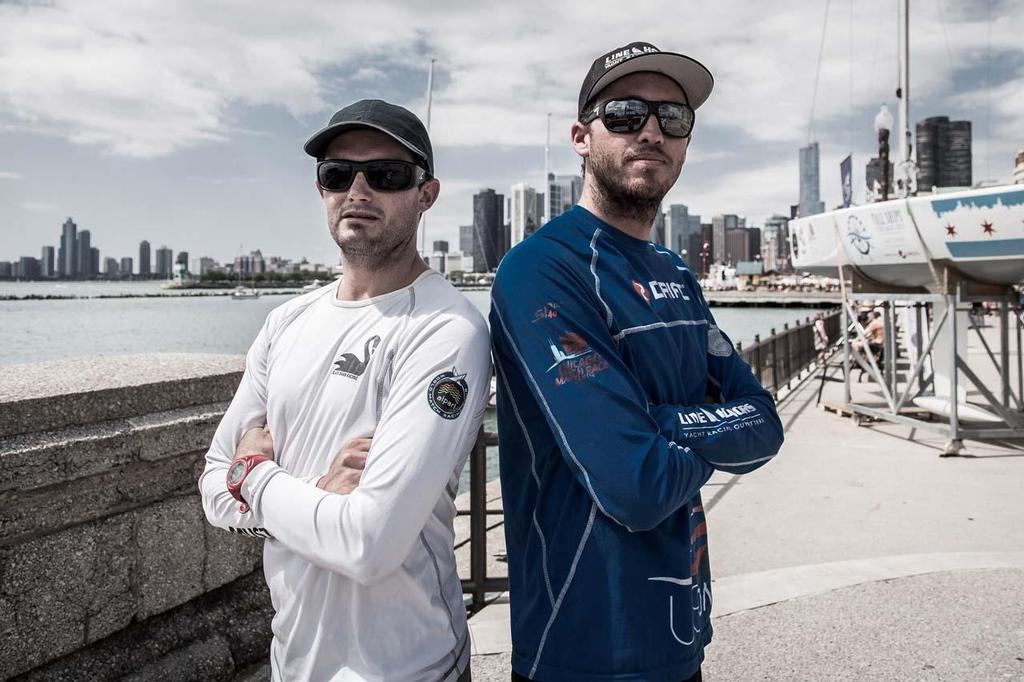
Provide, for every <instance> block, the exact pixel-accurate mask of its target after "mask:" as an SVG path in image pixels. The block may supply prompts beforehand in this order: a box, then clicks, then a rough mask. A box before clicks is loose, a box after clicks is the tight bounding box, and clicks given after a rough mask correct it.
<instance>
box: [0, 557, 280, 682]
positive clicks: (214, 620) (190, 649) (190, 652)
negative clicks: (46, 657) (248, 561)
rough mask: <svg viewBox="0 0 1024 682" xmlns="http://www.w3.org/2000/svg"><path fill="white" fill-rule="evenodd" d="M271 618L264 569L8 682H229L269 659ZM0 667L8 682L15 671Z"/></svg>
mask: <svg viewBox="0 0 1024 682" xmlns="http://www.w3.org/2000/svg"><path fill="white" fill-rule="evenodd" d="M272 616H273V610H272V609H271V607H270V598H269V595H268V594H267V587H266V583H265V582H264V579H263V572H262V571H261V570H256V571H253V572H251V573H250V574H249V575H246V576H243V577H242V578H239V579H237V580H235V581H233V582H232V583H231V584H229V585H226V586H224V587H222V588H220V589H218V590H214V591H212V592H210V593H208V594H205V595H203V596H202V597H200V598H198V599H196V600H194V601H192V602H189V603H188V604H184V605H182V606H179V607H177V608H175V609H173V610H171V611H167V612H165V613H162V614H160V615H158V616H154V617H152V618H149V619H148V620H145V621H142V622H140V623H136V624H135V625H134V627H132V628H128V629H126V630H122V631H120V632H118V633H116V634H114V635H111V636H109V637H107V638H105V639H103V640H101V641H98V642H95V643H93V644H91V645H90V646H88V647H85V648H81V649H79V650H77V651H75V652H74V653H71V654H69V655H67V656H64V657H63V658H59V659H58V660H55V661H52V662H50V663H48V664H46V665H45V666H42V667H39V668H36V669H35V670H32V671H31V672H27V673H24V674H22V675H20V676H18V677H14V678H13V680H16V681H17V682H30V681H31V682H44V681H45V682H78V681H79V680H114V679H122V678H125V677H126V676H128V675H131V677H130V678H128V679H131V680H139V681H141V680H147V681H148V680H174V681H175V682H187V681H195V682H205V681H206V680H230V679H232V677H233V674H234V673H233V671H238V670H243V669H246V668H248V667H250V666H254V665H256V664H258V663H259V662H261V661H263V660H265V659H266V657H267V656H268V652H269V648H270V638H271V631H270V619H271V617H272ZM0 670H2V672H0V676H4V677H5V679H6V674H11V673H15V674H16V673H17V672H18V670H17V669H12V668H10V667H7V666H3V667H0Z"/></svg>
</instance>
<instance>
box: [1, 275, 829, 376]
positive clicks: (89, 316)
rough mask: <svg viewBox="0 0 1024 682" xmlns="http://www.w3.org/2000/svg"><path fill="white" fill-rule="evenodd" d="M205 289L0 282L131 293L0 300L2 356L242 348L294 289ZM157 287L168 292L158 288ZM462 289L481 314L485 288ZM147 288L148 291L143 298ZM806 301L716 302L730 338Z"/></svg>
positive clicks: (19, 289)
mask: <svg viewBox="0 0 1024 682" xmlns="http://www.w3.org/2000/svg"><path fill="white" fill-rule="evenodd" d="M197 293H198V294H212V293H213V292H209V291H198V292H197V291H187V290H186V291H181V290H179V291H174V290H164V289H161V288H160V283H159V282H112V283H107V282H69V283H60V284H58V283H52V282H3V283H0V296H29V295H32V296H73V295H78V296H92V297H96V296H125V295H127V296H134V297H136V298H78V299H50V300H36V299H33V300H0V364H16V363H23V362H38V361H42V360H55V359H63V358H73V357H84V356H89V355H120V354H125V353H151V352H186V353H187V352H193V353H234V354H243V353H245V351H246V350H247V349H248V347H249V344H250V343H251V342H252V340H253V338H255V336H256V333H257V332H258V331H259V329H260V327H261V326H262V324H263V320H264V319H265V318H266V316H267V313H269V312H270V311H271V310H272V309H273V308H275V307H276V306H279V305H281V304H282V303H284V302H285V301H286V300H288V299H289V298H290V297H292V296H296V295H298V294H299V292H296V291H295V290H290V291H287V293H284V294H281V295H262V296H260V298H257V299H246V300H234V299H232V298H231V297H229V296H223V295H198V296H196V295H190V294H197ZM160 294H170V295H167V296H159V295H160ZM464 295H465V296H466V297H467V298H468V299H469V300H470V301H472V302H473V304H474V305H475V306H476V307H477V308H478V309H479V310H480V311H481V312H482V313H483V314H484V315H485V316H486V314H487V312H488V309H489V306H490V292H488V291H467V292H464ZM147 296H148V298H147ZM814 312H816V311H813V310H809V309H797V308H792V309H787V308H729V307H721V308H715V309H714V313H715V317H716V318H717V320H718V324H719V326H720V327H721V328H722V329H724V330H725V331H726V333H728V334H729V335H730V337H732V339H733V341H742V342H743V343H744V344H749V343H750V342H751V341H752V340H753V338H754V334H761V335H765V334H767V332H768V330H769V329H770V328H772V327H777V328H780V329H781V327H782V325H783V323H786V322H789V323H793V322H795V321H796V320H798V319H803V318H805V317H806V316H808V315H813V314H814Z"/></svg>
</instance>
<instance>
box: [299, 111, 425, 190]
mask: <svg viewBox="0 0 1024 682" xmlns="http://www.w3.org/2000/svg"><path fill="white" fill-rule="evenodd" d="M355 128H369V129H371V130H379V131H380V132H382V133H384V134H385V135H388V136H390V137H391V138H393V139H394V140H395V141H396V142H398V143H399V144H400V145H402V146H403V147H405V148H406V149H408V150H409V151H410V152H412V155H413V156H414V157H416V163H418V164H420V165H421V166H423V168H425V169H426V170H427V172H428V173H430V174H431V175H433V174H434V151H433V149H432V148H431V146H430V136H429V135H428V134H427V129H426V128H425V127H424V126H423V123H422V122H421V121H420V119H419V118H417V116H416V114H414V113H412V112H411V111H409V110H408V109H406V108H405V107H400V106H398V105H397V104H390V103H389V102H385V101H383V100H379V99H362V100H359V101H358V102H356V103H355V104H350V105H348V106H347V107H345V108H344V109H342V110H340V111H338V112H337V113H336V114H334V116H331V120H330V122H329V123H328V124H327V125H326V126H324V127H323V128H321V129H320V130H318V131H317V132H315V133H313V135H312V137H310V138H309V139H308V140H306V144H304V145H303V146H302V148H303V149H304V150H305V152H306V153H307V154H309V155H310V156H312V157H313V158H315V159H321V158H323V156H324V152H325V151H326V149H327V145H329V144H330V143H331V140H333V139H334V138H335V137H337V136H338V135H340V134H341V133H343V132H345V131H346V130H353V129H355Z"/></svg>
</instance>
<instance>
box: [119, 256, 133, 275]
mask: <svg viewBox="0 0 1024 682" xmlns="http://www.w3.org/2000/svg"><path fill="white" fill-rule="evenodd" d="M132 265H133V263H132V257H131V256H125V257H123V258H122V259H121V267H120V268H118V271H119V272H120V273H121V276H122V277H131V276H132V272H133V271H134V268H133V267H132Z"/></svg>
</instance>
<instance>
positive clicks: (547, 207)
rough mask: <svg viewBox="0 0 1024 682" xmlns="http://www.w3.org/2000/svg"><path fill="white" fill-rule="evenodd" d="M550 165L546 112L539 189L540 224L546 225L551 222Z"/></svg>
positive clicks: (549, 116) (549, 136) (549, 140)
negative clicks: (541, 190) (541, 188)
mask: <svg viewBox="0 0 1024 682" xmlns="http://www.w3.org/2000/svg"><path fill="white" fill-rule="evenodd" d="M550 165H551V112H550V111H549V112H548V135H547V138H546V139H545V140H544V182H543V183H541V187H543V188H544V212H543V213H542V214H541V221H542V223H547V222H548V221H549V220H551V184H550V183H549V182H548V174H549V173H550V172H551V171H550Z"/></svg>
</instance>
